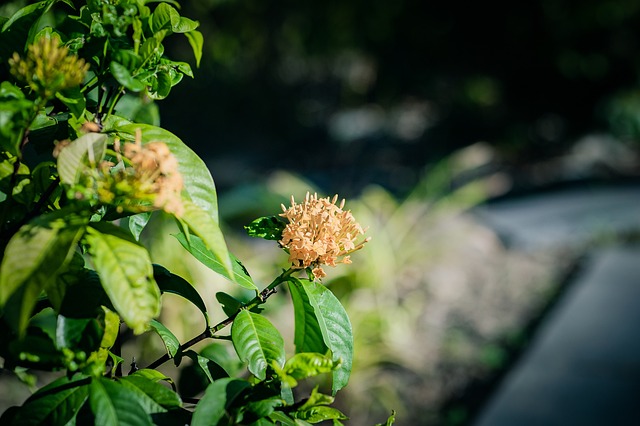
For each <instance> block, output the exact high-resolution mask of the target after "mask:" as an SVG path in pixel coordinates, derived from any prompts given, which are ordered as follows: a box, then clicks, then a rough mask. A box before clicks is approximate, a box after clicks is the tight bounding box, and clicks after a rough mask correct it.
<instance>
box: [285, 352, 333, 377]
mask: <svg viewBox="0 0 640 426" xmlns="http://www.w3.org/2000/svg"><path fill="white" fill-rule="evenodd" d="M339 366H340V364H339V363H336V362H334V361H333V360H332V359H331V358H329V357H326V356H324V355H321V354H318V353H311V352H305V353H299V354H295V355H294V356H293V357H291V358H289V359H288V360H287V362H286V363H285V364H284V368H283V370H284V372H285V374H287V375H289V376H291V377H293V378H294V379H296V380H301V379H306V378H307V377H314V376H317V375H318V374H323V373H330V372H332V371H333V370H335V369H336V368H338V367H339Z"/></svg>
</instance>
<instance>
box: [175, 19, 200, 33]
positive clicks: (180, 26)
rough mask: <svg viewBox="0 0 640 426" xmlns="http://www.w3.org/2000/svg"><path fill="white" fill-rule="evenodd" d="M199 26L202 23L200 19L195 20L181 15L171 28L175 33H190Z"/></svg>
mask: <svg viewBox="0 0 640 426" xmlns="http://www.w3.org/2000/svg"><path fill="white" fill-rule="evenodd" d="M199 26H200V23H199V22H198V21H193V20H191V19H189V18H185V17H183V16H181V17H180V19H178V22H177V23H175V24H173V25H172V27H171V30H172V31H173V32H174V33H188V32H190V31H193V30H195V29H196V28H198V27H199Z"/></svg>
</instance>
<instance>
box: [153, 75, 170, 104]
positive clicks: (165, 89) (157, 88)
mask: <svg viewBox="0 0 640 426" xmlns="http://www.w3.org/2000/svg"><path fill="white" fill-rule="evenodd" d="M147 82H149V81H147ZM150 82H151V85H150V86H151V87H150V90H149V97H150V98H151V99H155V100H161V99H164V98H166V97H167V96H169V92H171V87H172V86H173V79H172V78H171V74H170V73H169V72H167V71H159V72H158V73H156V75H155V77H154V78H151V80H150Z"/></svg>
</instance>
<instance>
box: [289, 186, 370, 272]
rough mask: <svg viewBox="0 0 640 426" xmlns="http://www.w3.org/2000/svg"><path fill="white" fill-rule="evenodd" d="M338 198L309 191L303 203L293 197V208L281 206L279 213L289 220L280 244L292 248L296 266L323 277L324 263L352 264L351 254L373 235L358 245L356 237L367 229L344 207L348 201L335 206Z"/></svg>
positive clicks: (290, 252)
mask: <svg viewBox="0 0 640 426" xmlns="http://www.w3.org/2000/svg"><path fill="white" fill-rule="evenodd" d="M337 200H338V196H337V195H336V196H335V197H333V199H330V198H329V197H327V198H318V194H313V195H310V194H309V193H307V196H306V197H305V200H304V202H303V203H302V204H296V202H295V200H294V198H293V197H291V207H289V208H287V207H285V206H284V205H283V206H282V210H283V213H282V214H281V215H280V216H282V217H284V218H286V219H288V221H289V223H288V224H287V225H286V226H285V228H284V230H283V231H282V239H281V240H280V241H279V243H280V245H282V246H283V247H284V248H286V249H287V250H288V251H289V261H290V262H291V265H292V267H293V268H296V269H304V268H312V272H313V275H314V276H315V277H316V278H322V277H324V276H326V273H325V272H324V270H323V269H322V265H329V266H336V264H337V263H351V259H350V257H349V254H350V253H353V252H354V251H356V250H359V249H361V248H362V247H363V245H364V244H365V243H366V242H367V241H369V239H370V238H366V239H365V240H363V241H362V242H360V243H358V244H356V239H357V238H358V237H359V236H360V235H361V234H364V232H365V230H363V229H362V227H361V226H360V225H359V224H358V223H357V222H356V221H355V219H354V217H353V215H352V214H351V212H350V211H348V210H347V211H345V210H343V208H344V202H345V201H344V200H342V201H341V203H340V205H336V201H337Z"/></svg>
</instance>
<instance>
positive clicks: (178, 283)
mask: <svg viewBox="0 0 640 426" xmlns="http://www.w3.org/2000/svg"><path fill="white" fill-rule="evenodd" d="M153 276H154V278H155V279H156V282H157V283H158V287H159V288H160V291H161V292H163V293H173V294H177V295H178V296H181V297H184V298H185V299H187V300H188V301H189V302H191V303H193V304H194V305H195V306H196V307H197V308H198V309H200V312H202V313H203V315H204V316H205V318H206V319H208V315H207V306H206V305H205V303H204V300H202V297H201V296H200V293H198V291H197V290H196V289H195V288H194V287H193V286H192V285H191V284H189V282H187V280H185V279H184V278H182V277H180V276H178V275H175V274H172V273H171V272H169V271H168V270H167V269H166V268H165V267H163V266H160V265H156V264H154V265H153Z"/></svg>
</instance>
